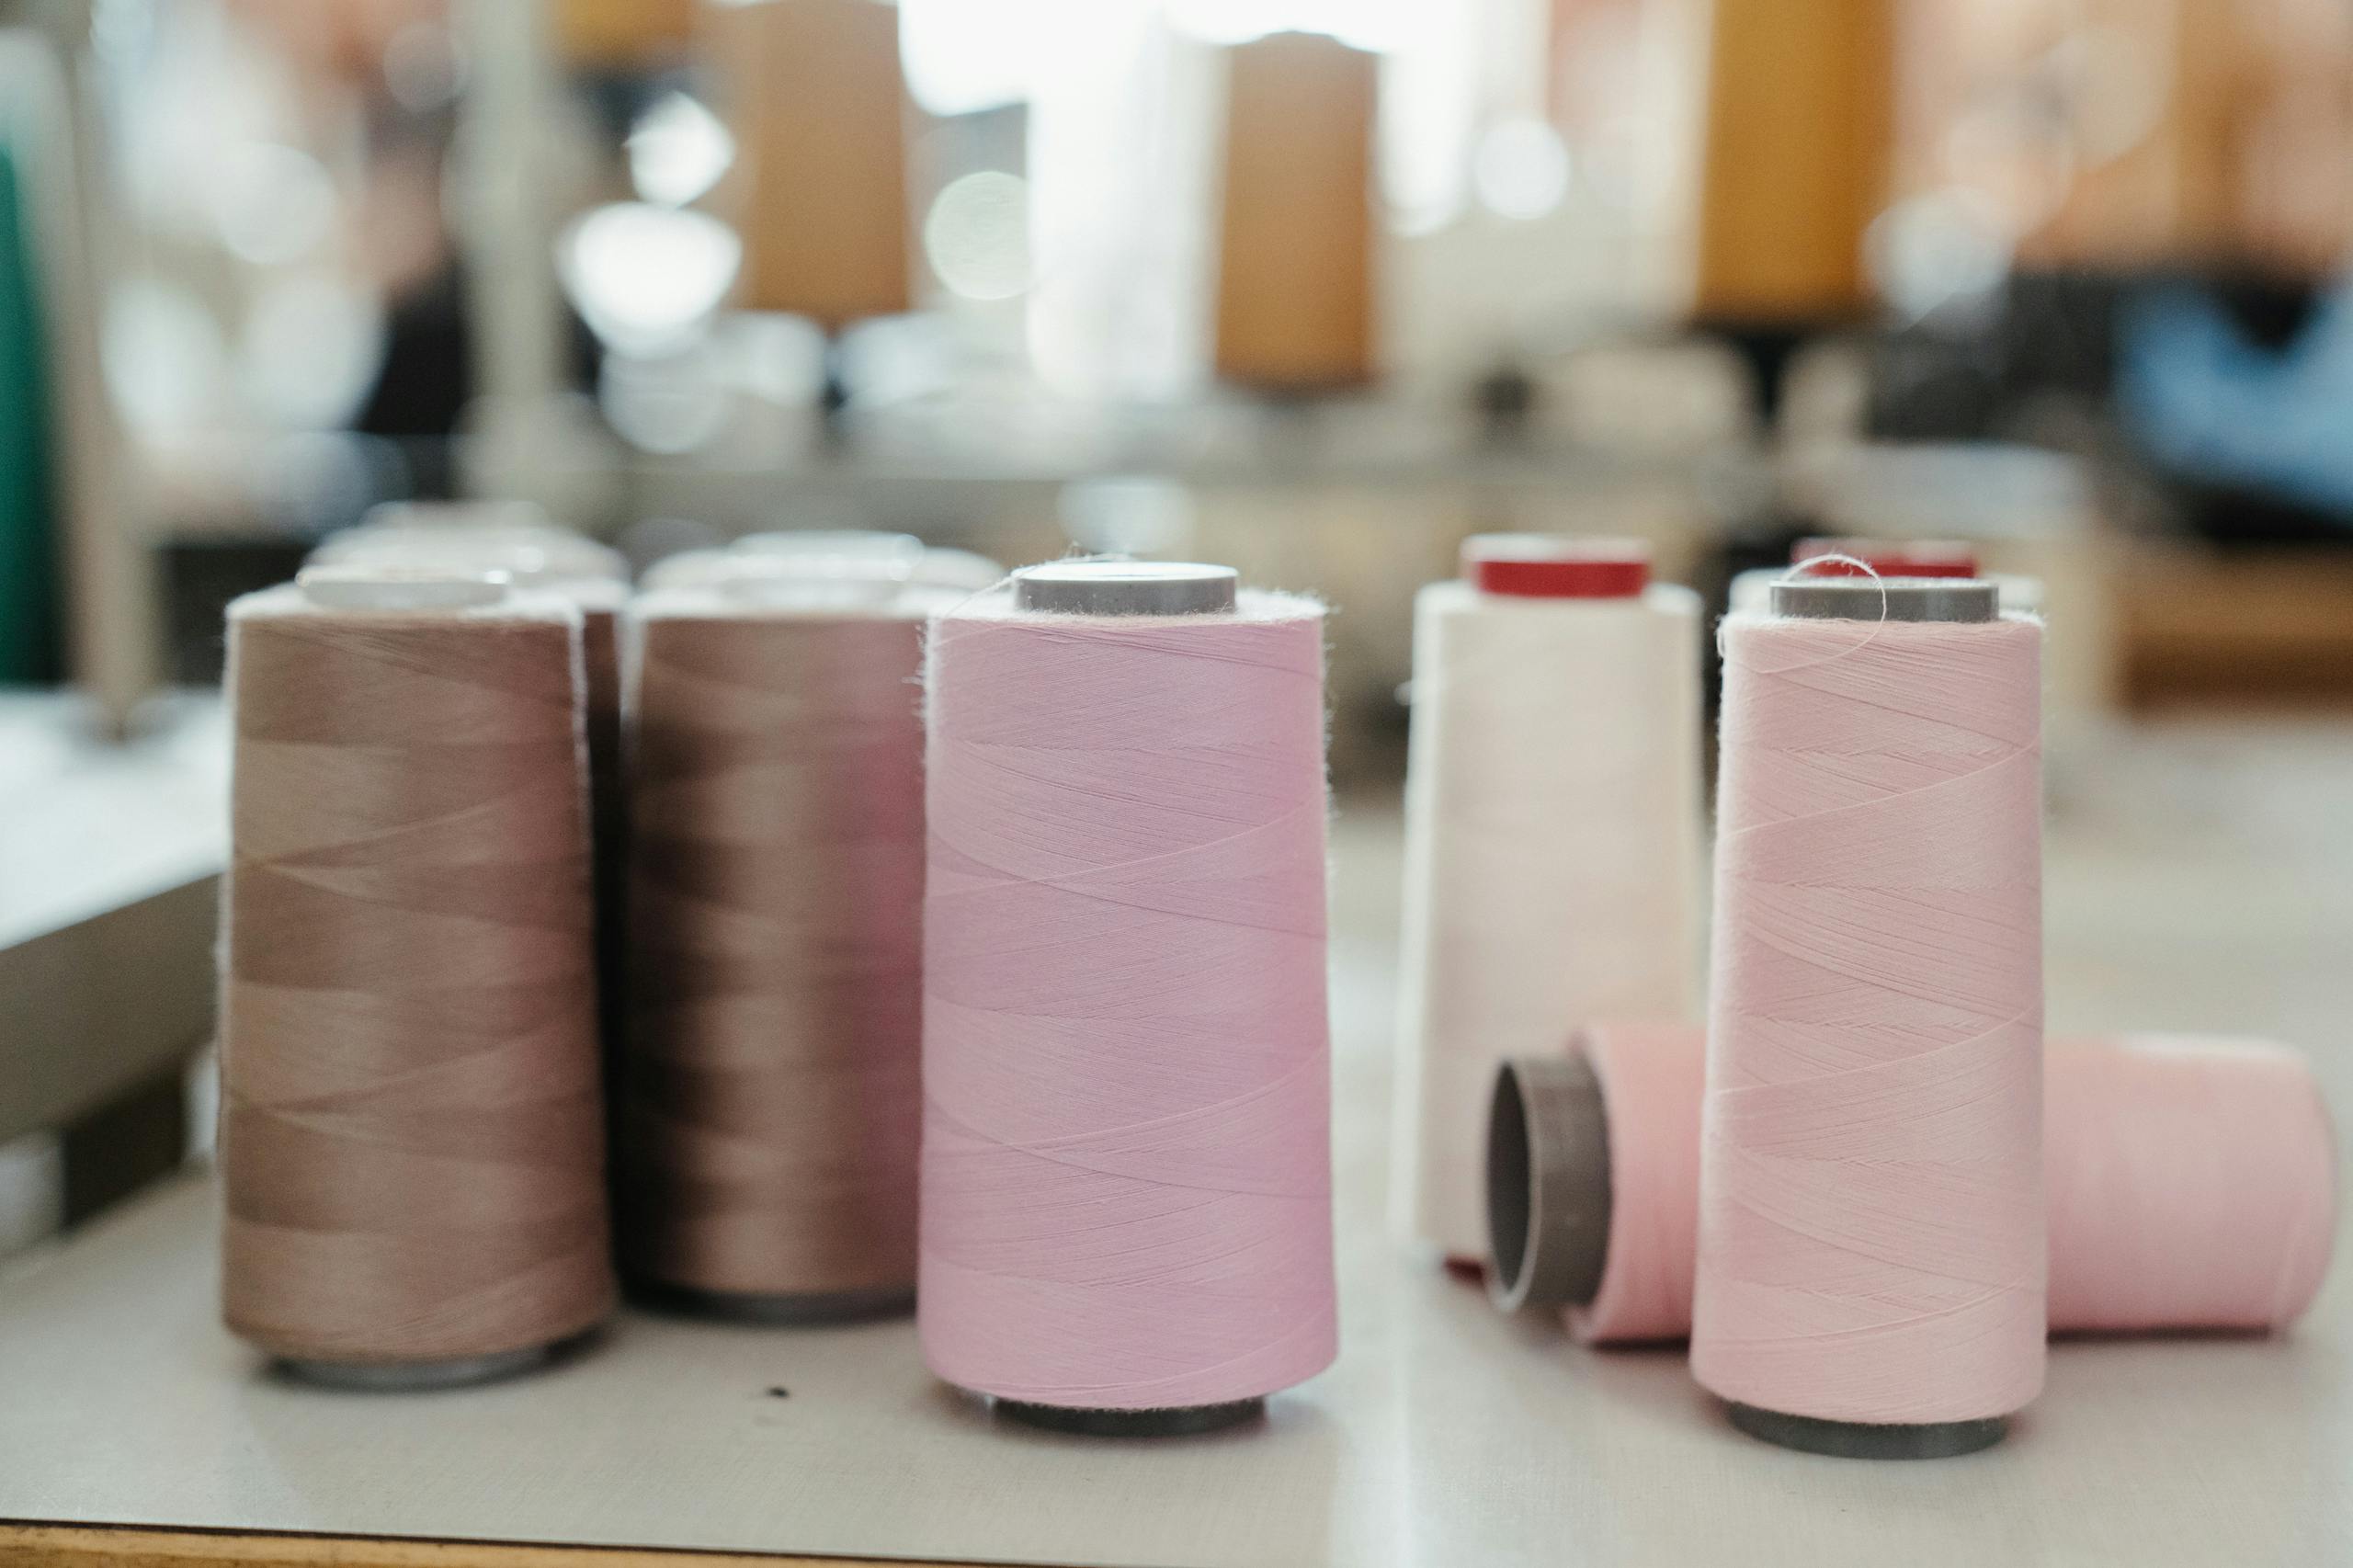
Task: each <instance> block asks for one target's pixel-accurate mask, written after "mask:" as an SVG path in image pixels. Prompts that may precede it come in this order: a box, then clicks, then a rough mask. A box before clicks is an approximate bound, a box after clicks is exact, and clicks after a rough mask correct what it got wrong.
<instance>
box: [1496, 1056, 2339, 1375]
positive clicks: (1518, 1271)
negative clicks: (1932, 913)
mask: <svg viewBox="0 0 2353 1568" xmlns="http://www.w3.org/2000/svg"><path fill="white" fill-rule="evenodd" d="M1706 1062H1707V1039H1706V1032H1705V1031H1704V1030H1703V1029H1700V1028H1698V1027H1696V1026H1693V1025H1688V1024H1678V1023H1652V1024H1620V1025H1597V1026H1594V1027H1591V1028H1583V1029H1579V1030H1578V1031H1577V1033H1576V1035H1575V1037H1574V1039H1573V1040H1572V1041H1571V1042H1570V1046H1569V1049H1568V1051H1566V1052H1565V1053H1561V1054H1553V1055H1545V1056H1537V1057H1529V1058H1524V1059H1522V1060H1519V1061H1516V1062H1506V1063H1504V1065H1503V1066H1502V1068H1500V1069H1499V1070H1498V1071H1497V1073H1496V1077H1495V1099H1494V1105H1493V1121H1492V1124H1491V1129H1492V1130H1491V1132H1490V1136H1489V1140H1488V1144H1487V1150H1488V1203H1489V1209H1488V1212H1489V1216H1490V1223H1491V1225H1492V1227H1493V1235H1494V1248H1495V1260H1496V1267H1495V1276H1494V1277H1493V1278H1492V1280H1491V1287H1492V1291H1493V1294H1494V1296H1495V1301H1496V1304H1497V1305H1498V1306H1500V1307H1502V1308H1503V1309H1505V1310H1506V1311H1518V1310H1519V1309H1520V1308H1522V1307H1525V1306H1538V1307H1557V1308H1560V1309H1562V1310H1563V1311H1564V1312H1566V1313H1567V1316H1568V1323H1569V1327H1570V1330H1571V1332H1572V1333H1574V1335H1576V1337H1577V1338H1578V1339H1580V1340H1582V1341H1584V1342H1586V1343H1587V1344H1596V1345H1628V1344H1643V1343H1649V1342H1656V1341H1660V1340H1674V1339H1681V1338H1683V1337H1684V1336H1685V1335H1688V1334H1689V1333H1690V1331H1691V1289H1692V1282H1691V1274H1692V1266H1693V1259H1694V1256H1695V1253H1696V1250H1697V1237H1698V1233H1699V1104H1700V1098H1701V1095H1702V1092H1703V1080H1704V1078H1705V1074H1706ZM2043 1140H2044V1153H2043V1169H2044V1172H2045V1178H2046V1179H2045V1187H2046V1190H2047V1193H2048V1197H2049V1212H2050V1217H2051V1223H2050V1243H2051V1261H2050V1278H2051V1285H2050V1307H2049V1324H2050V1331H2051V1332H2052V1334H2067V1333H2075V1332H2102V1333H2115V1332H2144V1331H2152V1330H2184V1329H2226V1330H2264V1331H2276V1330H2279V1329H2284V1328H2286V1327H2287V1326H2288V1325H2289V1324H2292V1323H2294V1322H2295V1321H2296V1319H2297V1318H2299V1317H2301V1316H2302V1314H2303V1312H2304V1311H2305V1309H2306V1308H2307V1307H2309V1306H2310V1305H2311V1304H2312V1301H2313V1297H2314V1296H2315V1295H2316V1294H2318V1292H2319V1290H2320V1286H2321V1282H2322V1280H2323V1279H2324V1278H2325V1277H2326V1274H2327V1269H2328V1257H2329V1249H2330V1243H2331V1240H2332V1238H2333V1236H2334V1234H2335V1231H2336V1182H2335V1175H2334V1170H2333V1159H2334V1152H2335V1148H2336V1134H2335V1131H2334V1130H2333V1129H2332V1127H2331V1126H2330V1122H2329V1117H2328V1109H2327V1106H2326V1104H2325V1101H2324V1100H2323V1098H2322V1096H2321V1092H2320V1086H2319V1085H2318V1083H2317V1082H2316V1081H2315V1080H2314V1079H2313V1074H2312V1069H2311V1066H2310V1064H2309V1063H2307V1062H2305V1061H2304V1060H2303V1058H2302V1057H2301V1056H2299V1055H2298V1054H2297V1053H2296V1052H2294V1051H2290V1050H2288V1049H2286V1048H2285V1047H2281V1046H2277V1045H2271V1044H2268V1043H2265V1042H2260V1041H2250V1040H2203V1039H2195V1038H2174V1037H2164V1036H2143V1037H2134V1036H2126V1037H2121V1038H2114V1039H2110V1038H2100V1037H2093V1038H2087V1039H2075V1040H2053V1041H2052V1042H2051V1049H2050V1052H2049V1054H2048V1056H2047V1057H2046V1058H2045V1072H2044V1080H2043Z"/></svg>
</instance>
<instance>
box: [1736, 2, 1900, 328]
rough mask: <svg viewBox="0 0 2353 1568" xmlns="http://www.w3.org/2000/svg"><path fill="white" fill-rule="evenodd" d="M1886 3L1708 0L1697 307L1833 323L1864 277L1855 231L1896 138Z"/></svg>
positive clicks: (1881, 194) (1857, 300)
mask: <svg viewBox="0 0 2353 1568" xmlns="http://www.w3.org/2000/svg"><path fill="white" fill-rule="evenodd" d="M1893 11H1894V6H1893V0H1716V5H1715V21H1714V26H1713V30H1712V32H1711V36H1710V41H1709V51H1708V103H1707V131H1706V138H1705V142H1704V151H1703V153H1702V166H1701V171H1700V191H1699V292H1698V300H1697V312H1698V314H1699V316H1700V317H1701V318H1702V319H1705V320H1710V321H1721V322H1736V323H1744V324H1763V323H1774V322H1791V323H1812V322H1822V321H1836V320H1838V319H1841V318H1844V317H1849V316H1853V315H1855V314H1857V313H1859V312H1861V311H1863V310H1864V309H1865V308H1866V307H1867V306H1868V304H1869V302H1870V283H1869V280H1868V278H1867V277H1866V275H1865V272H1864V267H1863V234H1864V231H1865V230H1866V229H1868V228H1869V227H1870V222H1871V220H1872V219H1873V218H1875V217H1876V216H1878V214H1879V211H1880V209H1881V204H1882V202H1883V200H1884V198H1885V195H1886V190H1887V178H1888V168H1889V164H1890V158H1891V153H1892V151H1893V139H1894V70H1895V42H1894V15H1893Z"/></svg>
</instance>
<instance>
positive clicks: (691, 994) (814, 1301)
mask: <svg viewBox="0 0 2353 1568" xmlns="http://www.w3.org/2000/svg"><path fill="white" fill-rule="evenodd" d="M906 564H907V562H906V561H905V559H904V553H903V552H902V553H897V554H892V553H885V552H872V551H869V552H865V553H863V554H860V553H858V552H855V551H852V552H849V553H844V552H841V551H835V552H832V553H826V552H813V553H804V554H803V555H801V556H797V557H791V558H779V559H776V560H772V561H770V562H767V566H768V567H769V570H767V571H766V572H759V573H753V574H737V575H735V576H732V577H728V578H724V579H722V580H721V581H718V582H716V583H713V584H709V585H701V586H690V587H679V588H667V589H658V590H655V591H653V592H651V593H648V594H646V595H644V596H642V597H641V599H640V601H639V604H638V606H637V608H636V610H635V612H634V614H633V616H632V626H633V628H634V631H635V636H634V657H635V670H636V676H635V680H634V682H633V689H634V691H635V693H636V707H635V711H634V715H633V717H634V730H633V733H634V737H635V744H634V749H633V752H632V761H631V796H630V798H631V809H632V818H631V873H632V875H631V898H630V908H631V935H632V938H633V941H632V959H633V964H632V968H631V983H630V995H631V1003H630V1006H631V1030H630V1042H629V1051H628V1060H627V1068H626V1072H625V1074H624V1085H625V1088H624V1106H623V1114H622V1117H621V1121H622V1126H623V1129H624V1148H625V1150H626V1152H627V1158H626V1159H625V1160H624V1162H623V1169H624V1178H623V1179H624V1190H625V1195H626V1196H625V1199H624V1203H623V1211H622V1213H623V1219H622V1226H621V1231H622V1251H623V1256H624V1257H625V1259H626V1260H627V1263H628V1267H629V1269H630V1272H631V1280H632V1284H633V1286H635V1287H636V1288H638V1289H639V1290H642V1291H643V1292H644V1293H647V1294H650V1295H653V1296H655V1297H657V1298H660V1299H664V1300H667V1301H671V1302H673V1303H674V1304H678V1305H683V1306H686V1307H688V1308H691V1309H694V1310H698V1311H702V1312H711V1313H715V1314H719V1315H724V1316H731V1317H736V1318H746V1319H754V1320H758V1321H765V1322H796V1323H808V1322H838V1321H843V1320H846V1319H851V1318H861V1317H874V1316H881V1315H887V1314H891V1313H896V1312H904V1311H906V1310H907V1308H908V1307H909V1306H910V1305H911V1304H912V1302H913V1299H914V1291H915V1180H916V1157H917V1146H918V1142H919V1140H920V1133H921V1126H922V1090H921V1084H920V1066H921V1051H922V1026H921V1018H922V1006H923V995H922V920H923V867H924V817H923V790H924V778H923V723H922V719H921V716H920V714H919V713H918V711H917V704H916V701H915V681H916V679H917V676H918V675H919V673H920V670H921V665H922V632H923V624H924V617H925V615H926V611H927V610H929V609H931V608H938V606H939V605H941V604H942V603H944V602H952V599H951V598H950V597H949V596H945V595H943V594H941V593H940V592H939V591H938V590H933V589H924V588H915V587H910V586H909V585H907V584H906V582H905V581H904V576H903V573H904V567H905V566H906Z"/></svg>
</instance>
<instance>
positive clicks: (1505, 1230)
mask: <svg viewBox="0 0 2353 1568" xmlns="http://www.w3.org/2000/svg"><path fill="white" fill-rule="evenodd" d="M1610 1197H1611V1194H1610V1186H1609V1116H1608V1108H1607V1107H1606V1106H1605V1105H1604V1103H1603V1101H1602V1096H1601V1080H1600V1079H1599V1078H1598V1077H1597V1076H1596V1075H1595V1073H1594V1071H1593V1064H1592V1063H1591V1062H1588V1061H1586V1058H1585V1056H1584V1055H1583V1053H1582V1052H1574V1053H1570V1054H1565V1055H1561V1056H1531V1057H1525V1058H1522V1059H1520V1060H1518V1061H1513V1062H1505V1063H1504V1064H1503V1065H1502V1066H1501V1067H1499V1068H1497V1069H1496V1071H1495V1093H1494V1097H1493V1098H1492V1099H1491V1100H1490V1101H1489V1102H1488V1111H1487V1238H1488V1250H1489V1255H1490V1256H1492V1257H1493V1259H1494V1267H1491V1268H1489V1269H1488V1271H1487V1292H1488V1294H1489V1296H1490V1297H1492V1298H1493V1299H1494V1301H1495V1305H1496V1306H1498V1307H1500V1308H1502V1309H1503V1310H1504V1311H1505V1312H1518V1311H1519V1310H1520V1309H1522V1308H1523V1307H1554V1308H1559V1307H1573V1306H1585V1305H1586V1304H1587V1303H1589V1302H1591V1301H1592V1300H1593V1299H1594V1297H1595V1296H1596V1295H1597V1294H1599V1293H1600V1290H1601V1276H1602V1271H1603V1269H1604V1267H1606V1266H1607V1264H1608V1260H1609V1210H1610Z"/></svg>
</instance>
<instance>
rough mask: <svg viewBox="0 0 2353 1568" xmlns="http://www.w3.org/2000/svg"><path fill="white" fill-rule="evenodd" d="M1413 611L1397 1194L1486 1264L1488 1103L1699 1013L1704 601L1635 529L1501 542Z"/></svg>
mask: <svg viewBox="0 0 2353 1568" xmlns="http://www.w3.org/2000/svg"><path fill="white" fill-rule="evenodd" d="M1463 575H1464V578H1465V579H1466V580H1464V581H1460V582H1450V583H1435V584H1432V585H1429V586H1428V587H1426V588H1424V589H1423V590H1422V592H1421V596H1420V597H1419V599H1418V601H1417V602H1416V605H1415V648H1414V727H1413V740H1412V748H1411V752H1410V756H1409V759H1408V763H1407V768H1406V784H1405V930H1404V961H1403V966H1402V967H1403V983H1404V994H1403V997H1402V1000H1401V1005H1400V1020H1401V1022H1400V1027H1401V1029H1402V1039H1401V1040H1400V1045H1401V1048H1402V1050H1401V1054H1400V1060H1399V1064H1398V1077H1397V1084H1398V1106H1397V1117H1396V1121H1395V1128H1396V1132H1395V1137H1396V1141H1397V1142H1396V1153H1397V1157H1396V1167H1395V1168H1396V1177H1397V1187H1396V1202H1397V1210H1398V1216H1399V1220H1400V1222H1401V1225H1402V1227H1403V1228H1404V1231H1405V1233H1407V1234H1408V1235H1409V1236H1411V1237H1412V1238H1414V1239H1415V1240H1417V1241H1420V1242H1424V1243H1427V1244H1433V1245H1435V1246H1436V1247H1438V1249H1439V1250H1440V1251H1441V1252H1442V1253H1444V1254H1445V1256H1447V1257H1448V1258H1449V1259H1452V1260H1456V1261H1462V1262H1471V1261H1480V1260H1483V1258H1484V1257H1485V1256H1486V1250H1487V1247H1486V1201H1485V1195H1484V1189H1483V1171H1484V1164H1483V1153H1482V1150H1483V1144H1484V1142H1485V1136H1486V1127H1487V1097H1488V1089H1489V1086H1490V1085H1492V1084H1493V1082H1494V1079H1495V1068H1496V1066H1497V1064H1498V1063H1500V1062H1503V1061H1504V1060H1505V1059H1506V1058H1508V1057H1516V1056H1523V1055H1529V1054H1544V1053H1551V1052H1554V1051H1557V1050H1558V1049H1559V1047H1560V1044H1561V1040H1562V1036H1563V1031H1565V1030H1566V1029H1568V1028H1572V1027H1573V1026H1574V1025H1575V1024H1576V1023H1578V1022H1579V1021H1581V1020H1586V1019H1593V1018H1608V1017H1687V1016H1688V1015H1689V1013H1690V1011H1691V1008H1692V1000H1693V993H1694V991H1695V990H1696V976H1697V973H1698V964H1699V952H1698V944H1699V899H1698V894H1697V889H1698V880H1699V811H1700V806H1699V741H1700V733H1699V691H1700V681H1699V651H1700V625H1699V598H1698V597H1697V596H1696V595H1694V594H1693V593H1692V592H1691V591H1690V590H1689V589H1688V588H1683V587H1677V586H1673V585H1665V584H1653V583H1650V582H1649V581H1648V578H1649V554H1648V551H1647V550H1646V549H1645V548H1644V547H1643V546H1642V545H1641V544H1639V543H1634V542H1629V541H1620V540H1569V539H1559V538H1550V537H1543V536H1512V535H1488V536H1483V537H1480V538H1475V539H1472V540H1470V541H1469V542H1468V543H1466V544H1465V545H1464V547H1463Z"/></svg>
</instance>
